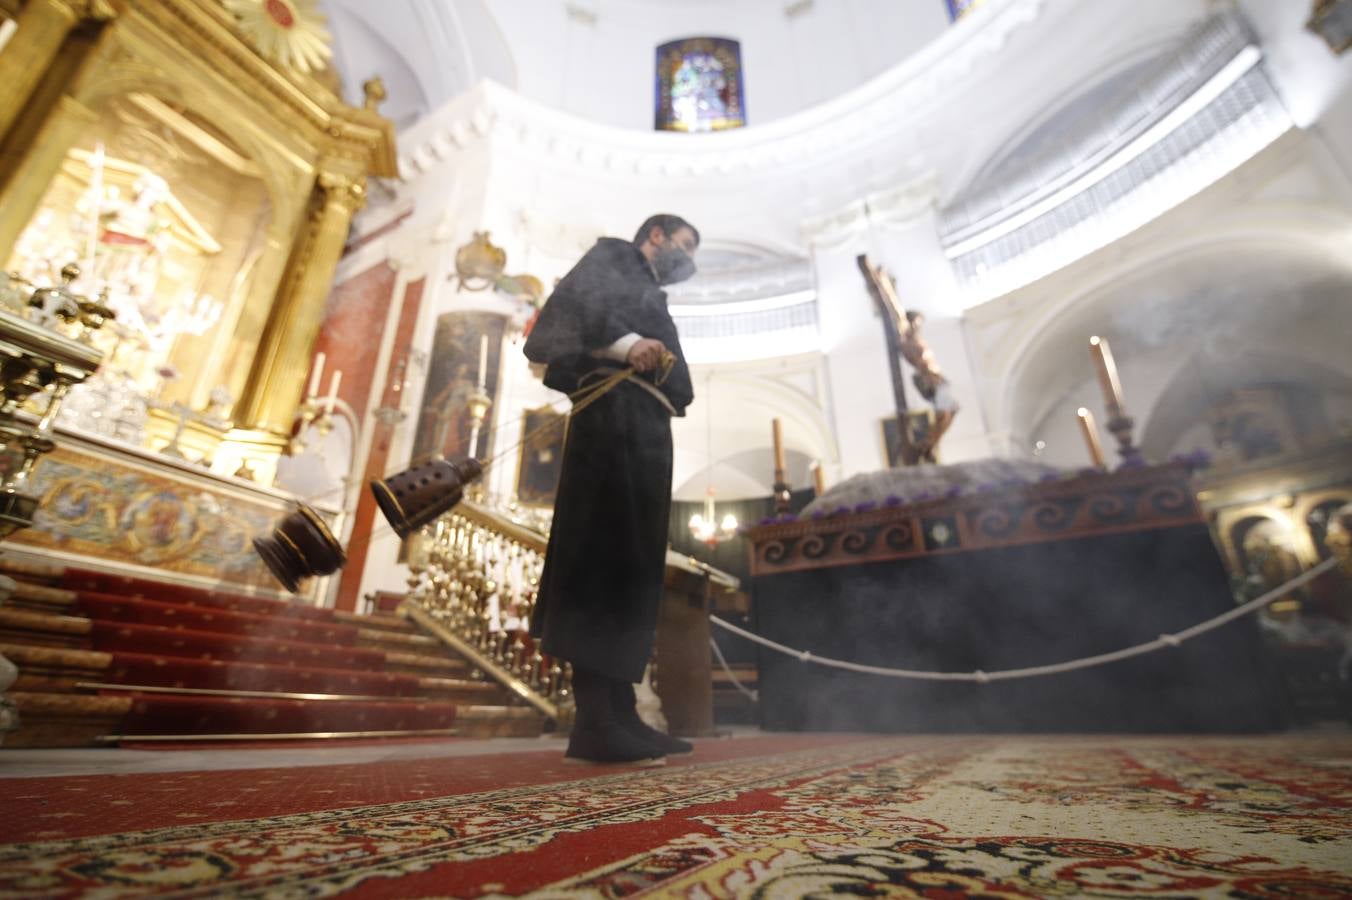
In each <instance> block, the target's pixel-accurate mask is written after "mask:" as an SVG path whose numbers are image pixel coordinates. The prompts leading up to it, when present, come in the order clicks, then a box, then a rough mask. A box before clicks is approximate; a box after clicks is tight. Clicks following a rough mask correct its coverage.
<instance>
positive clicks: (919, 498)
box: [911, 491, 934, 503]
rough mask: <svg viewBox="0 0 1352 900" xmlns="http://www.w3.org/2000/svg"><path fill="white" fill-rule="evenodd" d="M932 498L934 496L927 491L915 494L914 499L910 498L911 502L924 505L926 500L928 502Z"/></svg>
mask: <svg viewBox="0 0 1352 900" xmlns="http://www.w3.org/2000/svg"><path fill="white" fill-rule="evenodd" d="M933 496H934V495H933V494H931V493H930V492H929V491H921V492H920V493H918V494H916V495H915V496H914V497H912V498H911V502H912V503H924V502H925V501H926V500H929V499H930V498H932V497H933Z"/></svg>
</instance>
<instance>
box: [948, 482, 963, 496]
mask: <svg viewBox="0 0 1352 900" xmlns="http://www.w3.org/2000/svg"><path fill="white" fill-rule="evenodd" d="M944 496H945V497H961V496H962V485H960V484H955V485H953V486H952V487H951V488H949V489H948V490H946V491H944Z"/></svg>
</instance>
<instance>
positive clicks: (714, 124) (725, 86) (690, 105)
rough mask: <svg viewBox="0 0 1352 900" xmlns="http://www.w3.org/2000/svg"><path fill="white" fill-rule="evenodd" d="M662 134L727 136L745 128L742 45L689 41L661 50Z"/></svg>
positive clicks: (659, 118) (706, 39)
mask: <svg viewBox="0 0 1352 900" xmlns="http://www.w3.org/2000/svg"><path fill="white" fill-rule="evenodd" d="M655 118H656V127H657V129H658V130H659V131H722V130H723V129H725V128H740V127H742V126H743V125H745V124H746V100H745V97H744V96H743V93H742V45H741V44H739V43H738V42H737V41H734V40H730V39H728V38H709V37H697V38H684V39H682V40H679V41H670V42H669V43H666V44H663V45H662V46H660V47H658V48H657V102H656V116H655Z"/></svg>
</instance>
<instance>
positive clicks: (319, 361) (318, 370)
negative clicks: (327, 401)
mask: <svg viewBox="0 0 1352 900" xmlns="http://www.w3.org/2000/svg"><path fill="white" fill-rule="evenodd" d="M325 358H326V357H325V356H324V351H322V350H321V351H320V352H318V353H316V354H315V367H314V368H313V369H312V370H311V371H310V387H309V389H307V390H306V391H305V399H306V400H309V399H311V398H312V397H317V396H319V380H320V379H321V378H322V377H323V376H324V360H325Z"/></svg>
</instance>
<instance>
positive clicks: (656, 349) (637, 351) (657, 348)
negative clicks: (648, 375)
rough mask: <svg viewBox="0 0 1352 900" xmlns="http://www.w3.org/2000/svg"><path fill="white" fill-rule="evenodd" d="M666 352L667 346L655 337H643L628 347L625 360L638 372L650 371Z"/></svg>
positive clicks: (659, 362) (656, 365)
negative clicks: (627, 354)
mask: <svg viewBox="0 0 1352 900" xmlns="http://www.w3.org/2000/svg"><path fill="white" fill-rule="evenodd" d="M666 352H667V347H666V345H665V344H663V343H662V342H661V341H659V340H657V339H656V338H643V339H641V340H640V341H639V342H638V343H637V344H635V345H634V346H632V347H630V348H629V356H628V358H627V359H626V360H625V362H627V363H629V365H631V366H633V367H634V369H635V370H636V371H639V372H651V371H652V370H653V369H655V368H657V367H658V365H659V364H661V362H662V356H663V355H664V354H665V353H666Z"/></svg>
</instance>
